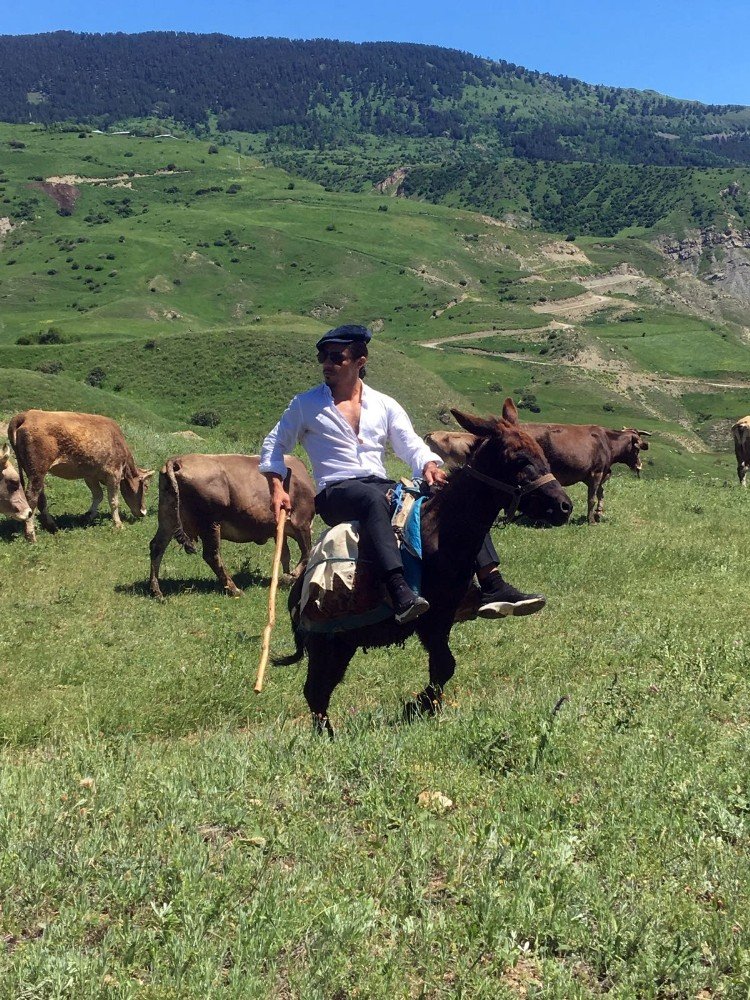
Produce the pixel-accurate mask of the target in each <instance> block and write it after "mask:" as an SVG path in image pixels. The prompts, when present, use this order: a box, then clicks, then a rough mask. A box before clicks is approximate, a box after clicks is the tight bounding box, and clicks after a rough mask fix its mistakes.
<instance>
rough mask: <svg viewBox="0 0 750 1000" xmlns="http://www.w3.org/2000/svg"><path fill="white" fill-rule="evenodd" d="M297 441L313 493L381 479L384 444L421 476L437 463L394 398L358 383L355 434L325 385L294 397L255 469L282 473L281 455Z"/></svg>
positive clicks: (284, 470) (413, 471)
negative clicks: (359, 400)
mask: <svg viewBox="0 0 750 1000" xmlns="http://www.w3.org/2000/svg"><path fill="white" fill-rule="evenodd" d="M298 442H299V443H300V444H301V445H302V447H303V448H304V449H305V451H306V452H307V454H308V455H309V457H310V462H311V464H312V468H313V476H314V477H315V481H316V483H317V485H318V490H322V489H324V488H325V487H326V486H330V485H331V484H332V483H337V482H340V481H341V480H343V479H364V478H365V477H366V476H379V477H380V478H381V479H387V478H388V475H387V473H386V471H385V466H384V464H383V459H384V457H385V449H386V445H387V444H388V443H390V444H391V447H392V448H393V450H394V452H395V453H396V455H397V456H398V457H399V458H400V459H401V460H402V461H403V462H406V464H407V465H408V466H410V468H411V470H412V474H413V475H415V476H418V475H421V473H422V470H423V469H424V467H425V465H426V464H427V462H437V464H438V465H442V460H441V458H440V456H439V455H436V454H434V452H432V451H430V449H429V448H428V447H427V445H426V444H425V443H424V441H423V440H422V439H421V438H420V437H419V436H418V435H417V434H416V433H415V431H414V428H413V427H412V425H411V421H410V420H409V418H408V416H407V415H406V411H405V410H404V408H403V407H402V406H400V405H399V404H398V403H397V402H396V400H395V399H391V397H390V396H386V395H384V394H383V393H382V392H378V391H377V390H375V389H372V388H371V387H370V386H368V385H366V384H364V383H363V384H362V412H361V416H360V420H359V435H357V434H355V433H354V428H353V427H352V426H351V424H349V422H348V421H347V420H346V418H345V417H344V416H343V414H342V413H340V411H339V410H338V409H337V407H336V404H335V403H334V401H333V396H332V394H331V390H330V389H329V388H328V386H327V385H326V384H325V383H322V384H321V385H317V386H315V388H314V389H309V390H308V391H307V392H301V393H300V394H299V395H298V396H295V397H294V399H293V400H292V401H291V403H290V404H289V406H287V408H286V410H284V413H283V414H282V416H281V419H280V420H279V422H278V423H277V424H276V426H275V427H274V429H273V430H272V431H271V433H270V434H269V435H268V436H267V437H266V439H265V441H264V442H263V447H262V448H261V452H260V471H261V472H274V473H276V474H277V475H279V476H281V477H282V478H283V477H284V476H285V475H286V465H285V463H284V453H285V452H290V451H292V449H293V448H294V446H295V445H296V444H297V443H298Z"/></svg>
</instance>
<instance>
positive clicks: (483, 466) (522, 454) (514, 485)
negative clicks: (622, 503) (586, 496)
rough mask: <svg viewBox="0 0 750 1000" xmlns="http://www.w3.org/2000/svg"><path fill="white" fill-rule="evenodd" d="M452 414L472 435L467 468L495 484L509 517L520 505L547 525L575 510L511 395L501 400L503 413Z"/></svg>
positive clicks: (530, 515) (520, 507) (521, 509)
mask: <svg viewBox="0 0 750 1000" xmlns="http://www.w3.org/2000/svg"><path fill="white" fill-rule="evenodd" d="M451 413H452V414H453V416H454V417H455V418H456V420H457V421H458V422H459V424H460V425H461V426H462V427H463V428H464V430H467V431H469V432H470V433H471V434H473V435H474V436H475V437H476V443H475V444H474V445H473V446H472V447H471V450H470V452H469V455H468V458H467V461H466V467H467V470H468V471H469V473H470V474H472V473H473V474H475V475H476V476H477V478H479V479H481V481H482V482H486V483H487V485H489V486H493V485H494V488H496V489H497V491H498V494H499V495H501V497H502V505H503V507H504V508H505V510H506V512H507V514H508V515H509V516H510V515H511V514H512V513H514V512H515V511H516V510H520V511H521V512H522V513H524V514H526V515H527V516H528V517H531V518H533V519H534V520H538V521H546V522H547V523H549V524H555V525H557V524H565V522H566V521H567V520H568V518H569V517H570V512H571V511H572V510H573V504H572V503H571V501H570V497H569V496H568V494H567V493H566V492H565V490H564V489H563V488H562V486H561V485H560V484H559V483H558V481H557V480H556V479H555V478H554V476H552V474H551V472H550V467H549V462H548V461H547V459H546V457H545V455H544V452H543V451H542V449H541V448H540V447H539V445H538V444H537V443H536V441H534V439H533V438H532V437H530V435H528V434H527V433H526V432H525V431H524V430H523V429H522V428H521V425H520V424H519V422H518V410H517V409H516V407H515V404H514V402H513V400H512V399H510V398H508V399H506V400H505V403H504V404H503V415H502V417H487V418H486V419H484V418H482V417H475V416H472V415H471V414H469V413H462V412H461V411H460V410H451Z"/></svg>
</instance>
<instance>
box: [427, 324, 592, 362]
mask: <svg viewBox="0 0 750 1000" xmlns="http://www.w3.org/2000/svg"><path fill="white" fill-rule="evenodd" d="M572 329H573V326H572V325H571V324H570V323H560V322H558V321H557V320H552V322H551V323H547V325H546V326H538V327H532V328H531V329H524V330H477V331H476V332H474V333H457V334H455V335H454V336H451V337H440V338H439V339H438V340H423V341H421V342H420V344H419V346H420V347H428V348H431V349H432V350H435V351H439V350H441V349H442V345H443V344H452V343H455V342H456V341H458V340H485V339H486V338H487V337H518V336H528V335H529V334H533V333H539V334H541V333H549V332H550V331H551V330H572ZM488 353H489V352H488V351H482V354H488Z"/></svg>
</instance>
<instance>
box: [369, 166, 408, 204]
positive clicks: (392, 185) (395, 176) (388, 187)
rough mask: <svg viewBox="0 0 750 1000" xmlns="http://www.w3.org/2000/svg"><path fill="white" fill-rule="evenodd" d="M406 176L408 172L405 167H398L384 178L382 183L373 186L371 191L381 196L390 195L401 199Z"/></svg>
mask: <svg viewBox="0 0 750 1000" xmlns="http://www.w3.org/2000/svg"><path fill="white" fill-rule="evenodd" d="M408 175H409V171H408V169H407V168H406V167H398V168H397V169H396V170H394V171H393V173H392V174H388V176H387V177H384V178H383V180H382V181H378V182H377V184H373V190H375V191H379V192H380V193H381V194H388V195H391V196H392V197H396V198H403V197H404V181H405V180H406V178H407V177H408Z"/></svg>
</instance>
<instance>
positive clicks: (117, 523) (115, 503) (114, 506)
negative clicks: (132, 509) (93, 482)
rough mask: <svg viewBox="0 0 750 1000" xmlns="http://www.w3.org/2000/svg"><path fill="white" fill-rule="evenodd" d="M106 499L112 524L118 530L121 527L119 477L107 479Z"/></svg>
mask: <svg viewBox="0 0 750 1000" xmlns="http://www.w3.org/2000/svg"><path fill="white" fill-rule="evenodd" d="M107 499H108V500H109V509H110V510H111V511H112V526H113V527H114V528H116V529H117V530H118V531H119V529H120V528H121V527H122V521H121V520H120V477H119V476H118V477H117V479H114V478H109V479H108V480H107Z"/></svg>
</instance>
